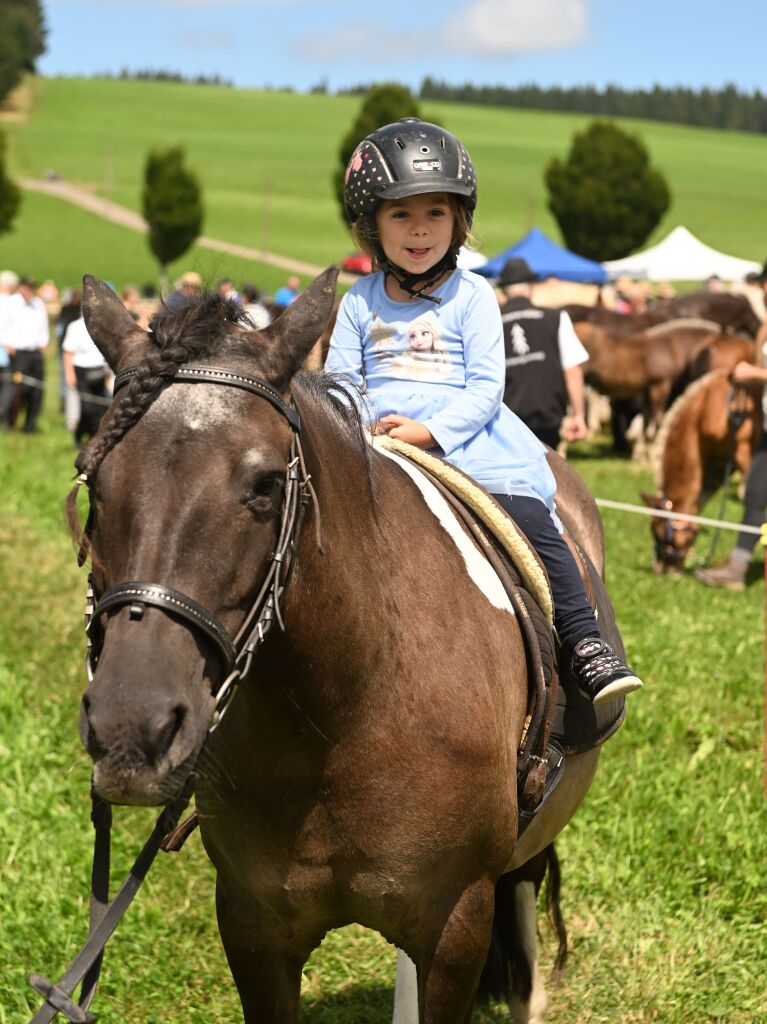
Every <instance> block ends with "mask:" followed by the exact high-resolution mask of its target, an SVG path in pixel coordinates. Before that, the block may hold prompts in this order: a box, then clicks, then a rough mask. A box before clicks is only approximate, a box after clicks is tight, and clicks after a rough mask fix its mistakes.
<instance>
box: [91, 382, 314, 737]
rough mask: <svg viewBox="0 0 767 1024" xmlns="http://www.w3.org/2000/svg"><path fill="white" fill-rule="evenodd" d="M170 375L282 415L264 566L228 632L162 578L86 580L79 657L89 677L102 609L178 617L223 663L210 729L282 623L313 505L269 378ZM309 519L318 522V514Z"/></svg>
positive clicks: (293, 417) (295, 441)
mask: <svg viewBox="0 0 767 1024" xmlns="http://www.w3.org/2000/svg"><path fill="white" fill-rule="evenodd" d="M137 372H138V367H132V368H130V369H128V370H124V371H123V372H122V373H120V374H118V375H117V377H116V378H115V386H114V390H115V393H117V392H118V391H119V390H120V388H122V387H124V386H125V385H126V384H127V383H128V382H129V381H130V380H131V379H132V377H133V376H135V374H136V373H137ZM172 382H173V383H179V384H219V385H222V386H224V387H233V388H238V389H239V390H241V391H248V392H250V393H251V394H254V395H258V396H259V397H260V398H264V399H266V401H268V402H270V403H271V405H273V406H274V408H275V409H277V411H278V412H279V413H281V414H282V416H284V417H285V419H286V420H287V421H288V424H289V425H290V428H291V432H292V435H291V446H290V458H289V461H288V466H287V471H286V476H285V490H284V495H283V501H282V513H281V518H280V532H279V536H278V539H277V544H276V546H275V550H274V552H273V553H272V555H271V557H270V564H269V569H268V571H267V574H266V577H265V579H264V581H263V583H262V585H261V588H260V590H259V592H258V594H257V596H256V597H255V599H254V601H253V603H252V605H251V607H250V610H249V612H248V614H247V615H246V617H245V621H244V622H243V624H242V626H241V627H240V629H239V631H238V633H237V635H236V636H235V637H233V638H231V637H230V636H229V633H228V632H227V630H226V629H225V627H224V626H223V625H222V624H221V622H219V620H218V618H217V617H216V616H215V615H214V614H213V613H212V612H210V611H208V610H207V609H206V608H204V607H203V606H202V605H201V604H198V602H197V601H195V600H194V599H193V598H191V597H188V596H187V595H186V594H182V593H181V592H180V591H178V590H174V589H173V588H171V587H168V586H166V585H165V584H164V583H155V582H145V581H138V580H130V581H128V582H126V583H118V584H117V585H116V586H114V587H111V588H110V589H109V590H107V591H106V592H105V593H104V594H101V595H97V594H96V593H95V591H94V590H93V586H92V581H91V585H90V586H89V590H88V600H87V604H86V613H85V628H86V633H87V636H88V652H87V659H86V661H87V667H88V675H89V678H92V677H93V673H94V671H95V668H96V665H97V663H98V659H99V655H100V653H101V647H102V644H103V639H104V629H103V625H102V621H101V617H102V615H103V614H104V612H107V611H110V610H113V609H115V608H119V607H122V606H124V605H129V606H130V616H131V618H132V619H135V620H140V619H141V618H142V617H143V614H144V610H145V609H146V608H147V606H151V607H154V608H160V609H162V610H163V611H165V612H166V613H168V614H169V615H173V616H175V617H176V618H180V619H181V620H182V621H183V622H184V623H185V624H186V625H188V626H190V627H191V628H192V629H193V630H195V631H196V632H198V633H202V634H203V635H204V636H205V637H206V638H207V639H208V640H210V641H211V642H212V643H213V645H214V647H215V648H216V650H217V652H218V654H219V656H220V659H221V663H222V665H223V669H224V681H223V682H222V683H221V685H220V686H219V687H218V689H217V690H216V692H215V698H216V709H215V713H214V717H213V721H212V724H211V729H214V728H215V727H216V726H217V725H218V723H219V722H220V720H221V717H222V715H223V713H224V710H225V708H226V706H227V705H228V702H229V700H230V698H231V696H232V694H233V693H234V689H235V685H236V683H237V682H238V681H239V680H240V679H241V678H242V677H243V676H245V675H247V674H248V671H249V670H250V666H251V663H252V659H253V655H254V653H255V650H256V648H257V647H258V646H259V644H261V643H263V641H264V639H265V637H266V635H267V633H268V632H269V630H270V629H271V627H272V625H273V624H274V622H275V621H277V622H278V623H279V625H280V627H281V628H284V623H283V620H282V612H281V600H282V596H283V594H284V591H285V587H286V586H287V582H288V579H289V575H290V569H291V566H292V563H293V555H294V554H295V550H296V546H297V543H298V537H299V534H300V531H301V525H302V523H303V518H304V513H305V511H306V506H307V504H308V502H309V501H310V500H312V501H314V505H315V514H316V515H317V516H318V515H319V510H318V508H317V502H316V498H315V495H314V489H313V487H312V485H311V481H310V477H309V474H308V473H307V472H306V465H305V462H304V457H303V451H302V448H301V442H300V438H299V431H300V428H301V421H300V418H299V416H298V413H297V411H296V409H295V408H294V407H293V406H291V405H287V404H286V403H285V402H284V401H283V399H282V396H281V395H280V394H279V393H278V392H277V391H276V390H275V389H274V388H273V387H271V385H269V384H267V383H266V382H265V381H263V380H260V379H259V378H258V377H253V376H251V375H250V374H247V373H241V372H239V371H234V370H229V369H225V368H223V367H218V366H195V365H191V364H190V365H186V366H180V367H179V368H178V370H177V371H176V373H175V375H174V376H173V378H172ZM317 521H318V522H319V519H318V520H317ZM86 528H87V527H86ZM318 536H319V535H318Z"/></svg>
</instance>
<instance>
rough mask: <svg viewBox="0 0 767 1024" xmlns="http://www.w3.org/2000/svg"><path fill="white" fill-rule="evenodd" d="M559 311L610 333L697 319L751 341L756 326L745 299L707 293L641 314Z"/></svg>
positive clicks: (660, 304)
mask: <svg viewBox="0 0 767 1024" xmlns="http://www.w3.org/2000/svg"><path fill="white" fill-rule="evenodd" d="M563 308H564V310H565V312H567V313H569V315H570V319H571V320H572V321H573V323H578V322H582V321H587V322H589V323H593V324H598V325H599V326H601V327H608V328H610V329H612V330H614V331H626V332H637V331H644V330H646V329H647V328H648V327H652V326H654V325H655V324H660V323H665V322H667V321H669V320H680V319H686V318H697V319H701V320H710V321H711V322H712V323H715V324H719V326H720V327H721V328H722V330H728V331H735V332H737V333H740V334H747V335H748V336H749V337H750V338H755V337H756V334H757V331H758V330H759V326H760V320H759V317H758V316H757V315H756V313H755V312H754V308H753V306H752V305H751V303H750V302H749V301H748V298H747V297H746V296H745V295H735V294H733V293H731V292H709V291H706V290H705V289H700V290H698V291H695V292H688V293H687V294H685V295H677V296H675V298H673V299H663V300H662V301H660V302H654V303H653V304H652V306H651V307H650V308H649V309H648V310H646V311H645V312H644V313H628V314H626V313H616V312H615V311H614V310H611V309H605V307H604V306H582V305H575V304H570V305H567V306H564V307H563Z"/></svg>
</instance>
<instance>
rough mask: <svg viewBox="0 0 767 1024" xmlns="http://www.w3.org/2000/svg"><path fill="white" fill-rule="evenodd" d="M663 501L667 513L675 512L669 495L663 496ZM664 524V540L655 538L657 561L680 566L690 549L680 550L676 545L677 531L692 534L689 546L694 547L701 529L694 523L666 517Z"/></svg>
mask: <svg viewBox="0 0 767 1024" xmlns="http://www.w3.org/2000/svg"><path fill="white" fill-rule="evenodd" d="M661 501H662V502H663V504H662V506H661V507H662V508H663V510H664V511H665V512H671V511H673V506H672V502H671V499H670V498H669V497H668V496H667V495H665V494H663V495H661ZM663 523H664V526H663V540H662V541H661V540H659V539H658V537H657V536H655V537H654V545H655V560H656V561H657V562H663V563H665V564H666V565H678V564H680V563H682V562H684V560H685V557H686V555H687V550H688V549H680V548H678V547H677V546H676V545H675V543H674V540H675V538H676V534H677V531H680V532H681V531H685V532H689V533H690V534H692V536H691V537H690V545H689V546H692V544H693V543H694V541H695V538H696V537H697V536H698V529H699V528H698V526H696V525H695V524H694V523H688V522H687V520H685V519H666V518H665V517H664V519H663Z"/></svg>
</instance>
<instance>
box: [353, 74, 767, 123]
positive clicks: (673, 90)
mask: <svg viewBox="0 0 767 1024" xmlns="http://www.w3.org/2000/svg"><path fill="white" fill-rule="evenodd" d="M350 91H353V90H350ZM419 96H420V98H421V99H422V100H449V101H450V102H452V103H472V104H477V105H479V106H496V107H518V108H522V109H529V110H552V111H553V110H556V111H561V112H563V113H579V114H596V115H598V116H610V117H638V118H643V119H645V120H648V121H671V122H675V123H678V124H689V125H695V126H697V127H699V128H722V129H725V130H728V131H741V132H756V133H758V134H762V135H764V134H767V96H765V95H763V94H762V93H761V92H760V91H759V90H758V89H757V90H755V91H754V92H753V93H746V92H741V91H740V90H739V89H737V88H736V87H735V86H734V85H732V84H728V85H725V86H723V87H722V88H721V89H708V88H705V89H690V88H686V87H684V86H672V87H667V86H662V85H654V86H653V87H652V89H622V88H620V87H619V86H617V85H608V86H607V87H606V88H605V89H601V90H600V89H597V88H595V87H594V86H591V85H580V86H573V87H572V88H569V89H564V88H561V87H558V86H552V87H548V88H542V87H541V86H539V85H533V84H529V85H520V86H515V87H510V86H505V85H473V84H472V83H471V82H465V83H464V84H463V85H451V84H450V83H449V82H442V81H439V80H438V79H435V78H424V80H423V82H422V83H421V88H420V92H419Z"/></svg>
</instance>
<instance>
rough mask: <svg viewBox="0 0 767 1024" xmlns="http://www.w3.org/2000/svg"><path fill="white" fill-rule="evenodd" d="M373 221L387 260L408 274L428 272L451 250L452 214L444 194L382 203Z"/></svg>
mask: <svg viewBox="0 0 767 1024" xmlns="http://www.w3.org/2000/svg"><path fill="white" fill-rule="evenodd" d="M375 219H376V226H377V228H378V235H379V240H380V242H381V248H382V249H383V251H384V253H385V254H386V258H387V259H388V260H390V261H391V262H392V263H396V264H397V266H400V267H402V269H403V270H405V271H407V273H409V274H417V273H423V272H424V271H427V270H428V269H429V268H430V267H433V266H434V264H435V263H438V262H439V261H440V260H441V259H442V257H443V256H444V255H445V253H446V252H447V251H448V249H449V248H450V242H451V241H452V238H453V228H454V226H455V214H454V213H453V208H452V206H451V205H450V199H449V197H448V195H447V194H446V193H443V192H428V193H427V194H426V195H422V196H408V197H407V198H406V199H391V200H384V201H383V202H382V203H381V205H380V206H379V207H378V209H377V210H376V215H375Z"/></svg>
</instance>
